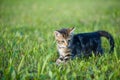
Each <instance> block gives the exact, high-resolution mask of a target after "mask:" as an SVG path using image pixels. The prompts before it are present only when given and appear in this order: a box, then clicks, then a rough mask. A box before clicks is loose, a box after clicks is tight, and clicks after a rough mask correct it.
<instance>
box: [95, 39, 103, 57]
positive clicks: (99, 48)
mask: <svg viewBox="0 0 120 80" xmlns="http://www.w3.org/2000/svg"><path fill="white" fill-rule="evenodd" d="M98 54H100V55H102V54H103V49H102V46H101V41H100V42H98V46H97V49H96V50H95V55H98Z"/></svg>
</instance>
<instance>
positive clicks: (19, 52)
mask: <svg viewBox="0 0 120 80" xmlns="http://www.w3.org/2000/svg"><path fill="white" fill-rule="evenodd" d="M68 27H76V30H75V33H83V32H92V31H97V30H106V31H108V32H110V33H111V34H112V35H113V37H114V39H115V51H114V53H113V54H107V53H108V50H109V43H108V41H107V40H106V39H104V38H103V42H102V45H103V47H104V48H105V55H104V56H101V57H94V56H92V57H90V58H89V59H86V58H83V59H76V60H73V61H70V63H68V64H67V65H62V66H59V67H58V66H56V65H55V60H56V59H57V58H58V54H57V49H56V44H55V39H54V34H53V32H54V31H55V30H57V29H61V28H68ZM119 35H120V1H119V0H74V1H73V0H51V1H50V0H20V1H19V0H1V1H0V79H2V80H7V79H9V80H10V79H11V80H15V79H17V80H19V79H20V80H27V79H28V80H29V79H35V80H38V79H40V80H44V79H45V80H46V79H47V80H56V79H58V80H61V79H62V80H77V79H78V80H83V79H84V80H93V79H94V80H104V79H109V80H119V79H120V54H119V51H120V46H119V45H120V36H119Z"/></svg>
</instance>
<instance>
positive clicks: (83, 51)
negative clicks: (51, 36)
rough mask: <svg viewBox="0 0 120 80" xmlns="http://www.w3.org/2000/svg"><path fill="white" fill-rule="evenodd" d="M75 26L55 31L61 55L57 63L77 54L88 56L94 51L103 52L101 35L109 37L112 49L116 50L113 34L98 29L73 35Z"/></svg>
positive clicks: (111, 50) (64, 61)
mask: <svg viewBox="0 0 120 80" xmlns="http://www.w3.org/2000/svg"><path fill="white" fill-rule="evenodd" d="M73 31H74V28H68V29H61V30H57V31H55V39H56V41H57V49H58V52H59V55H60V57H59V58H58V59H57V61H56V63H57V64H59V63H66V62H67V61H68V60H69V59H73V58H74V57H75V56H79V57H83V56H85V57H87V56H90V55H92V53H94V54H95V55H98V54H100V55H101V54H103V48H102V45H101V37H105V38H107V39H108V41H109V43H110V51H109V53H112V52H113V51H114V44H115V43H114V39H113V37H112V35H111V34H110V33H108V32H106V31H96V32H90V33H80V34H75V35H73Z"/></svg>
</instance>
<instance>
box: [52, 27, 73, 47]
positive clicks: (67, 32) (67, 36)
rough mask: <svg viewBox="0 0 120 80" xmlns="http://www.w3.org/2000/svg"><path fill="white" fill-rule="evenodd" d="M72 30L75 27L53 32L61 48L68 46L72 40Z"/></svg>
mask: <svg viewBox="0 0 120 80" xmlns="http://www.w3.org/2000/svg"><path fill="white" fill-rule="evenodd" d="M74 30H75V28H67V29H61V30H56V31H55V32H54V34H55V39H56V41H57V45H58V46H59V47H61V48H68V47H70V42H71V40H72V37H73V32H74Z"/></svg>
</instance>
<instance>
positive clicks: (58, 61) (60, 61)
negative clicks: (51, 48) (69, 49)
mask: <svg viewBox="0 0 120 80" xmlns="http://www.w3.org/2000/svg"><path fill="white" fill-rule="evenodd" d="M61 63H64V61H63V60H61V59H57V60H56V64H57V65H60V64H61Z"/></svg>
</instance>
